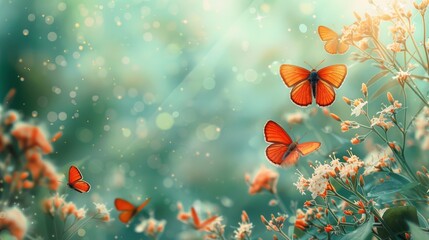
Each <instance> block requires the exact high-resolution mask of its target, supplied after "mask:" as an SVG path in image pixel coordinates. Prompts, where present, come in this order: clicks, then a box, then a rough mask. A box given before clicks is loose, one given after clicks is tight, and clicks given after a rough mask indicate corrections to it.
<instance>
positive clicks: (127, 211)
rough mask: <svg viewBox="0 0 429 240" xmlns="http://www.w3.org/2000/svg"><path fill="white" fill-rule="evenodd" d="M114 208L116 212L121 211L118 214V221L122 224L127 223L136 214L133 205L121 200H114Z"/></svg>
mask: <svg viewBox="0 0 429 240" xmlns="http://www.w3.org/2000/svg"><path fill="white" fill-rule="evenodd" d="M115 208H116V210H118V211H122V213H120V214H119V220H120V221H121V222H123V223H128V222H129V221H130V220H131V218H133V217H134V215H135V214H136V212H137V211H136V207H135V206H134V205H133V204H131V203H130V202H128V201H127V200H125V199H122V198H116V199H115Z"/></svg>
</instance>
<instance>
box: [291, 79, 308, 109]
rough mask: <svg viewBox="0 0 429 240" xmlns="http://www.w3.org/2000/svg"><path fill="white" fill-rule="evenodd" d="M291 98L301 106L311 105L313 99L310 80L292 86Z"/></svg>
mask: <svg viewBox="0 0 429 240" xmlns="http://www.w3.org/2000/svg"><path fill="white" fill-rule="evenodd" d="M290 98H291V99H292V101H293V102H294V103H295V104H297V105H299V106H301V107H305V106H308V105H310V104H311V102H312V101H313V97H312V95H311V84H310V81H307V80H306V81H303V82H301V83H299V84H298V85H296V86H295V87H294V88H292V91H291V92H290Z"/></svg>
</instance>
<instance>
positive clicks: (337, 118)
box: [330, 113, 341, 122]
mask: <svg viewBox="0 0 429 240" xmlns="http://www.w3.org/2000/svg"><path fill="white" fill-rule="evenodd" d="M330 115H331V118H333V119H334V120H336V121H338V122H341V118H340V117H338V115H337V114H335V113H331V114H330Z"/></svg>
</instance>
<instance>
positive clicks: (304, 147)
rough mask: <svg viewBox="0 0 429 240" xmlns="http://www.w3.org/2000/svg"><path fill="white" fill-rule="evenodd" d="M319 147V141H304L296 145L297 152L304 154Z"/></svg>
mask: <svg viewBox="0 0 429 240" xmlns="http://www.w3.org/2000/svg"><path fill="white" fill-rule="evenodd" d="M319 147H320V142H305V143H300V144H298V145H297V146H296V148H297V149H298V151H299V153H301V154H302V155H304V156H305V155H307V154H310V153H312V152H314V151H316V150H317V149H319Z"/></svg>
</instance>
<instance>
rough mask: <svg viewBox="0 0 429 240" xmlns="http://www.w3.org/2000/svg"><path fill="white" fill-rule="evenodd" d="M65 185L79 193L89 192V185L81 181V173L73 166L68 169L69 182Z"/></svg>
mask: <svg viewBox="0 0 429 240" xmlns="http://www.w3.org/2000/svg"><path fill="white" fill-rule="evenodd" d="M67 185H68V186H69V187H70V188H72V189H74V190H76V191H78V192H80V193H86V192H89V189H91V185H89V183H88V182H86V181H84V180H83V176H82V173H80V171H79V169H78V168H77V167H76V166H73V165H72V166H70V169H69V182H68V183H67Z"/></svg>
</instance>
